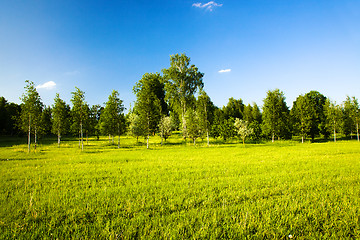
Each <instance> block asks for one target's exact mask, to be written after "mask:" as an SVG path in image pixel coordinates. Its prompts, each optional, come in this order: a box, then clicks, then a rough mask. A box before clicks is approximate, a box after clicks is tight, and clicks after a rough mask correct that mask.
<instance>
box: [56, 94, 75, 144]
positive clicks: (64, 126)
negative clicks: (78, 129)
mask: <svg viewBox="0 0 360 240" xmlns="http://www.w3.org/2000/svg"><path fill="white" fill-rule="evenodd" d="M69 119H70V107H69V105H67V104H66V103H65V101H64V100H62V99H61V98H60V95H59V94H58V93H57V94H56V97H55V99H54V105H53V108H52V129H51V131H52V133H53V134H56V135H57V136H58V145H59V146H60V139H61V136H62V135H63V134H66V133H67V132H68V131H69V127H70V121H69Z"/></svg>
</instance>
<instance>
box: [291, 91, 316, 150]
mask: <svg viewBox="0 0 360 240" xmlns="http://www.w3.org/2000/svg"><path fill="white" fill-rule="evenodd" d="M290 115H291V116H292V119H293V121H294V124H293V126H294V132H295V133H296V134H299V135H300V136H301V142H302V143H304V138H306V136H307V135H308V134H309V133H310V130H311V126H312V120H313V119H314V115H315V109H314V108H313V107H312V106H311V102H310V100H309V98H306V97H304V96H303V95H300V96H298V97H297V99H296V101H295V102H294V104H293V107H292V109H291V111H290Z"/></svg>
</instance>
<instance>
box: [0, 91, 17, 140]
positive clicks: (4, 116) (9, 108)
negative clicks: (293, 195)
mask: <svg viewBox="0 0 360 240" xmlns="http://www.w3.org/2000/svg"><path fill="white" fill-rule="evenodd" d="M20 113H21V106H20V105H18V104H15V103H11V102H10V103H9V102H8V101H7V100H6V99H5V98H4V97H0V135H15V134H19V133H20V129H19V128H18V126H17V122H16V121H17V119H19V117H20Z"/></svg>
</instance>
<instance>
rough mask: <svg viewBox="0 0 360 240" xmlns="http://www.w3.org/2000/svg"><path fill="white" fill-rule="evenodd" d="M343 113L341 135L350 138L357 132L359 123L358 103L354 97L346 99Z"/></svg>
mask: <svg viewBox="0 0 360 240" xmlns="http://www.w3.org/2000/svg"><path fill="white" fill-rule="evenodd" d="M343 105H344V109H343V110H344V112H343V125H342V129H343V133H344V134H345V135H346V136H351V137H352V134H353V133H355V132H356V133H357V135H358V132H359V123H358V113H359V103H358V100H357V99H356V98H355V97H352V98H350V97H349V96H347V97H346V100H345V101H344V104H343Z"/></svg>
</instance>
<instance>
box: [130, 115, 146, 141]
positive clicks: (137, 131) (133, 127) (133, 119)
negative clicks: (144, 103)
mask: <svg viewBox="0 0 360 240" xmlns="http://www.w3.org/2000/svg"><path fill="white" fill-rule="evenodd" d="M128 121H129V133H130V135H131V136H133V137H136V142H139V137H140V136H143V135H144V129H143V126H142V125H141V122H140V118H139V115H137V114H136V113H134V112H132V113H130V114H129V116H128Z"/></svg>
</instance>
